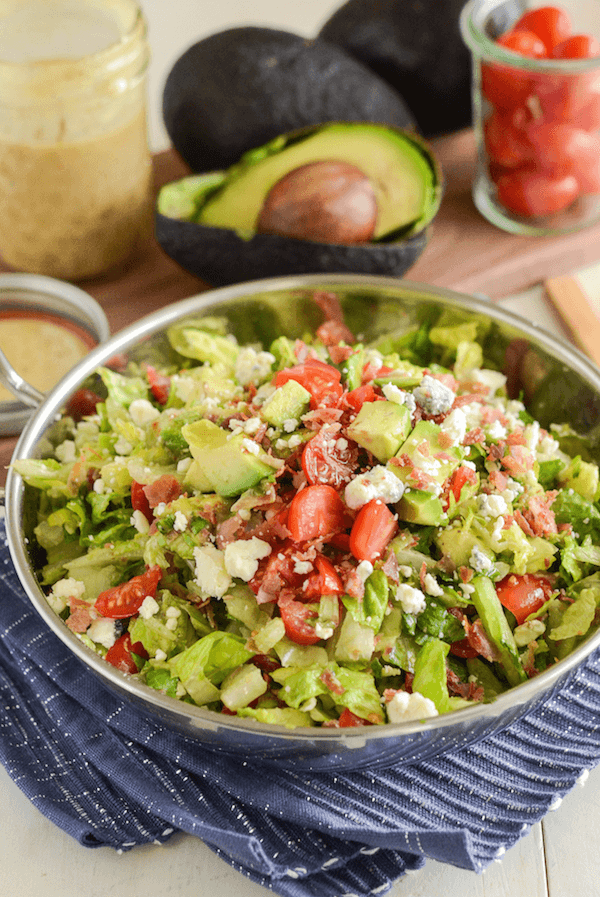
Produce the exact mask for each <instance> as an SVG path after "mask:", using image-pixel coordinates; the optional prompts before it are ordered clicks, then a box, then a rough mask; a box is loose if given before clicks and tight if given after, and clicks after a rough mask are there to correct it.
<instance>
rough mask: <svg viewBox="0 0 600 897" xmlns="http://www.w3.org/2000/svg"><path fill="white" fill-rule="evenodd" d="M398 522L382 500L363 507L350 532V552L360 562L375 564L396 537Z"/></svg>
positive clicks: (375, 499)
mask: <svg viewBox="0 0 600 897" xmlns="http://www.w3.org/2000/svg"><path fill="white" fill-rule="evenodd" d="M397 529H398V522H397V520H396V518H395V517H394V515H393V514H392V512H391V511H390V509H389V508H388V506H387V505H386V504H385V503H384V502H383V501H381V499H378V498H374V499H372V500H371V501H369V502H367V504H366V505H363V506H362V508H361V509H360V511H359V512H358V514H357V516H356V520H355V521H354V524H353V526H352V529H351V531H350V551H351V552H352V554H353V555H354V557H355V558H356V559H357V560H358V561H370V562H371V563H373V561H374V560H376V559H377V558H378V557H381V554H382V552H383V550H384V549H385V547H386V545H387V544H388V542H389V541H390V539H391V538H392V536H394V535H395V533H396V530H397Z"/></svg>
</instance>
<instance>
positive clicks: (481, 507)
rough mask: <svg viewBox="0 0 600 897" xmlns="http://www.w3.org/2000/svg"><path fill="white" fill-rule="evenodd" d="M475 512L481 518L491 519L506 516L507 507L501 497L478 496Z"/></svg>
mask: <svg viewBox="0 0 600 897" xmlns="http://www.w3.org/2000/svg"><path fill="white" fill-rule="evenodd" d="M477 511H478V512H479V514H481V515H482V517H486V518H488V519H493V518H495V517H502V516H503V515H504V514H508V505H507V504H506V502H505V501H504V499H503V497H502V496H501V495H478V496H477Z"/></svg>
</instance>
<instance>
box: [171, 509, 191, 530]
mask: <svg viewBox="0 0 600 897" xmlns="http://www.w3.org/2000/svg"><path fill="white" fill-rule="evenodd" d="M187 525H188V519H187V517H186V516H185V514H184V513H183V511H175V520H174V521H173V529H174V530H175V532H176V533H183V532H184V531H185V530H186V529H187Z"/></svg>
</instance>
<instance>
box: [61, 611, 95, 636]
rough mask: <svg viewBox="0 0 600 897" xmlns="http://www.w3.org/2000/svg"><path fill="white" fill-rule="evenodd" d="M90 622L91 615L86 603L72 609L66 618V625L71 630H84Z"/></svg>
mask: <svg viewBox="0 0 600 897" xmlns="http://www.w3.org/2000/svg"><path fill="white" fill-rule="evenodd" d="M91 622H92V615H91V613H90V608H89V606H88V605H86V606H85V607H77V608H76V609H75V610H72V611H71V615H70V616H69V617H68V618H67V620H66V624H67V627H68V628H69V629H70V630H71V632H85V631H86V629H87V628H88V626H89V625H90V623H91Z"/></svg>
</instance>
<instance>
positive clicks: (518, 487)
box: [500, 477, 524, 503]
mask: <svg viewBox="0 0 600 897" xmlns="http://www.w3.org/2000/svg"><path fill="white" fill-rule="evenodd" d="M523 491H524V486H523V485H522V484H521V483H517V481H516V480H513V479H512V477H509V478H508V482H507V484H506V488H505V489H503V490H502V492H501V493H500V494H501V495H502V498H503V499H504V501H506V502H507V503H510V502H513V501H514V500H515V498H517V497H518V496H519V495H521V493H522V492H523Z"/></svg>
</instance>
